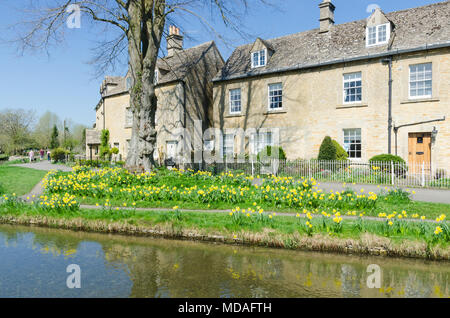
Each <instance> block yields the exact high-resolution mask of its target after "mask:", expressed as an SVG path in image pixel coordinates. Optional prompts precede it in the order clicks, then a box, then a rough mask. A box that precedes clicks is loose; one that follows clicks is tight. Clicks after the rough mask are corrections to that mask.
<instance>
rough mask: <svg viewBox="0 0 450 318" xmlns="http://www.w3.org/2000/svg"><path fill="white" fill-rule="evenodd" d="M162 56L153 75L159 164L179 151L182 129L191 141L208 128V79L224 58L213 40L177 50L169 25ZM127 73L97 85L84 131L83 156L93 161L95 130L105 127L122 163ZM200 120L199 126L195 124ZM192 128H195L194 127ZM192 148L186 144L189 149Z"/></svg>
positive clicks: (128, 122) (175, 32)
mask: <svg viewBox="0 0 450 318" xmlns="http://www.w3.org/2000/svg"><path fill="white" fill-rule="evenodd" d="M167 51H168V54H167V56H166V57H164V58H161V59H158V61H157V67H156V71H155V79H154V80H155V83H156V96H157V98H158V107H157V111H156V129H157V149H158V151H155V154H154V157H155V159H156V160H159V161H160V162H161V163H162V162H163V161H164V160H165V159H170V158H175V157H177V156H178V155H179V154H178V153H177V152H181V151H182V147H179V146H178V145H179V144H180V143H181V142H183V138H185V135H184V134H183V133H182V130H183V129H186V130H187V131H188V132H189V134H190V136H192V137H191V139H190V140H186V141H184V142H186V143H192V142H193V136H194V134H197V135H201V134H202V133H203V130H205V129H206V128H207V127H210V126H211V123H210V115H209V114H208V108H209V107H210V106H211V105H212V93H213V87H212V78H213V77H214V76H215V75H216V74H217V72H218V71H219V70H220V69H221V68H222V67H223V65H224V60H223V58H222V56H221V55H220V52H219V51H218V49H217V47H216V45H215V43H214V42H213V41H211V42H207V43H204V44H201V45H198V46H196V47H192V48H189V49H183V37H182V36H181V35H180V34H179V29H178V28H175V27H172V26H171V27H170V35H169V36H168V38H167ZM130 83H131V80H130V79H129V75H128V74H127V75H126V76H125V77H110V76H107V77H106V78H105V80H104V81H103V83H102V85H101V88H100V94H101V99H100V101H99V103H98V104H97V106H96V107H95V111H96V122H95V125H94V129H90V130H87V132H86V157H87V158H88V159H89V158H93V159H96V158H98V153H99V146H100V132H101V130H102V129H108V130H109V132H110V146H111V147H116V148H118V149H119V154H120V157H121V159H122V160H125V159H126V157H127V153H128V148H129V142H130V140H131V126H132V120H133V116H132V113H131V109H130V94H129V89H130ZM195 121H201V122H202V126H195V125H194V124H195ZM194 126H195V127H194ZM191 147H192V145H191Z"/></svg>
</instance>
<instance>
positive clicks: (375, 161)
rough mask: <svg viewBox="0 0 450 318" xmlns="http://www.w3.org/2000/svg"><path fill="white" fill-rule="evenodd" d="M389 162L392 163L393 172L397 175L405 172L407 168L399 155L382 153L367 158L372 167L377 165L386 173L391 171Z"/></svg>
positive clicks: (402, 174)
mask: <svg viewBox="0 0 450 318" xmlns="http://www.w3.org/2000/svg"><path fill="white" fill-rule="evenodd" d="M391 162H392V163H394V173H395V175H396V176H397V177H398V176H404V175H405V174H406V171H407V170H408V168H407V167H406V162H405V160H403V159H402V158H401V157H399V156H395V155H389V154H382V155H377V156H374V157H372V158H370V159H369V163H370V164H371V166H372V167H377V168H379V169H380V170H382V171H383V172H387V173H392V166H391V164H390V163H391Z"/></svg>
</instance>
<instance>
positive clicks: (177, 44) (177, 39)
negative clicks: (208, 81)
mask: <svg viewBox="0 0 450 318" xmlns="http://www.w3.org/2000/svg"><path fill="white" fill-rule="evenodd" d="M182 50H183V36H182V35H180V29H179V28H177V27H176V26H174V25H171V26H169V36H168V37H167V56H173V55H174V54H175V52H179V51H182Z"/></svg>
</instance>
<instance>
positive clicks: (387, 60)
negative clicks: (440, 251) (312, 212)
mask: <svg viewBox="0 0 450 318" xmlns="http://www.w3.org/2000/svg"><path fill="white" fill-rule="evenodd" d="M335 9H336V8H335V6H334V5H333V4H332V3H331V1H329V0H328V1H327V0H324V1H323V2H322V3H321V4H320V5H319V10H318V15H319V12H320V26H319V28H317V29H314V30H310V31H306V32H301V33H297V34H292V35H288V36H283V37H280V38H275V39H260V38H258V39H256V41H255V42H254V43H249V44H247V45H243V46H240V47H238V48H237V49H236V50H235V51H234V52H233V54H232V55H231V57H230V58H229V59H228V61H227V62H226V64H225V66H224V68H223V69H222V70H221V72H220V73H219V74H218V75H217V76H216V77H215V78H214V80H213V82H214V104H213V125H214V127H216V128H220V129H221V130H222V131H224V135H223V140H221V141H220V142H221V144H222V152H223V153H225V154H233V153H236V152H237V148H238V146H239V145H240V144H244V146H245V149H246V150H247V151H248V152H250V153H257V152H258V151H260V150H261V149H262V148H263V147H264V146H265V145H270V144H273V143H274V135H273V132H272V129H273V128H279V143H280V145H281V146H282V147H283V149H284V150H285V152H286V155H287V157H288V159H297V158H303V159H308V158H316V157H317V155H318V151H319V147H320V144H321V142H322V140H323V138H324V137H325V136H326V135H329V136H331V137H332V138H333V139H335V140H336V141H338V142H339V143H340V144H341V145H342V146H343V147H344V148H345V149H346V150H347V151H348V153H349V157H350V158H351V160H355V161H358V160H361V161H366V160H368V159H370V158H371V157H372V156H374V155H378V154H382V153H388V152H391V153H393V154H398V155H399V156H401V157H402V158H404V159H405V160H406V161H408V162H415V163H422V162H425V163H426V164H429V163H432V164H434V166H439V167H442V168H447V169H448V170H450V121H449V120H450V118H449V117H450V2H449V1H445V2H441V3H436V4H432V5H428V6H424V7H419V8H413V9H408V10H402V11H397V12H392V13H387V14H385V13H383V12H382V11H381V10H380V9H377V10H375V11H374V12H373V13H372V14H371V15H370V16H369V17H368V18H367V19H365V20H361V21H354V22H350V23H345V24H341V25H335V24H334V11H335ZM390 79H391V82H390ZM390 83H391V84H392V86H390ZM444 118H445V120H444ZM231 128H242V129H243V130H244V131H246V130H247V129H248V128H256V129H257V131H256V133H251V134H244V136H242V135H241V136H239V135H235V134H233V133H228V134H227V129H228V131H230V129H231Z"/></svg>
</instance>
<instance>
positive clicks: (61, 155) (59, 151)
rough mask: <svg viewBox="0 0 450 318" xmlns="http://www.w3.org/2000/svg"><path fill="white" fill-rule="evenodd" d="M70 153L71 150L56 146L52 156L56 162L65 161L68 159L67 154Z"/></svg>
mask: <svg viewBox="0 0 450 318" xmlns="http://www.w3.org/2000/svg"><path fill="white" fill-rule="evenodd" d="M68 154H69V151H67V150H65V149H63V148H56V149H53V150H52V152H51V155H50V156H51V158H52V160H53V161H55V162H63V161H65V160H66V155H68Z"/></svg>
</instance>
